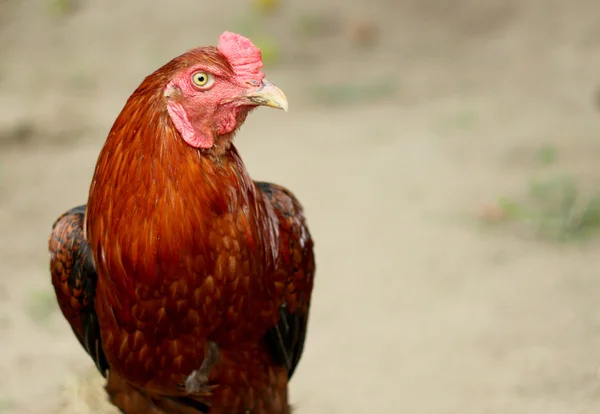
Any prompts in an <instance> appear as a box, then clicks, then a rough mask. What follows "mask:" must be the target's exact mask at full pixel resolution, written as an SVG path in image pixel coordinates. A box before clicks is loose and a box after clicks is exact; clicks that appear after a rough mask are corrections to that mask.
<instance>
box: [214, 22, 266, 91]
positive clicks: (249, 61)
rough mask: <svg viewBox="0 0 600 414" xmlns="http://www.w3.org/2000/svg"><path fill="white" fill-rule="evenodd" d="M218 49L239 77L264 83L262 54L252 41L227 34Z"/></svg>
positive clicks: (221, 38) (224, 34) (220, 39)
mask: <svg viewBox="0 0 600 414" xmlns="http://www.w3.org/2000/svg"><path fill="white" fill-rule="evenodd" d="M217 49H218V50H219V52H220V53H221V54H222V55H223V56H225V57H226V58H227V60H228V61H229V63H230V64H231V66H232V67H233V71H234V72H235V74H236V75H237V76H238V77H240V78H242V79H245V80H253V81H257V82H262V80H263V78H264V77H265V74H264V73H263V72H262V71H261V68H262V67H263V61H262V53H261V51H260V49H259V48H258V47H256V46H255V45H254V44H253V43H252V42H251V41H250V39H248V38H245V37H244V36H242V35H239V34H236V33H231V32H225V33H223V34H222V35H221V37H220V38H219V44H218V46H217Z"/></svg>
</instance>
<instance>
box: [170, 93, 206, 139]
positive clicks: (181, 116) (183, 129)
mask: <svg viewBox="0 0 600 414" xmlns="http://www.w3.org/2000/svg"><path fill="white" fill-rule="evenodd" d="M168 92H169V89H167V90H165V96H167V111H168V112H169V116H170V117H171V120H172V121H173V124H174V125H175V128H177V130H178V131H179V133H180V134H181V137H182V138H183V140H184V141H185V142H186V143H187V144H188V145H190V146H192V147H194V148H205V149H206V148H212V146H213V145H214V138H213V136H212V132H211V131H210V129H209V128H206V127H202V126H194V125H192V123H191V122H190V120H189V118H188V116H187V112H186V111H185V108H184V107H183V105H182V104H181V103H179V102H178V101H177V100H175V99H171V98H169V97H168V95H167V93H168Z"/></svg>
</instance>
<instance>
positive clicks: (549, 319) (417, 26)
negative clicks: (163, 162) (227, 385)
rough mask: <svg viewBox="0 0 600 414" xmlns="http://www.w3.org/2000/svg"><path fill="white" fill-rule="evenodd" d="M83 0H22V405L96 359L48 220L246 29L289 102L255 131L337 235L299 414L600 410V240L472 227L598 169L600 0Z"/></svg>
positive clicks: (5, 295) (14, 345)
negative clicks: (57, 293) (545, 158)
mask: <svg viewBox="0 0 600 414" xmlns="http://www.w3.org/2000/svg"><path fill="white" fill-rule="evenodd" d="M71 3H72V2H68V1H50V0H45V1H41V0H37V1H34V0H32V1H30V2H17V1H10V0H8V1H7V0H5V1H3V2H0V25H1V29H0V108H1V111H0V234H1V235H2V237H1V239H0V338H1V339H0V372H2V375H0V413H2V414H7V413H11V414H12V413H19V414H21V413H22V414H27V413H48V412H55V411H54V410H56V407H57V406H58V404H60V402H61V399H63V398H64V396H63V394H61V392H60V390H61V388H62V387H63V385H64V384H65V383H66V382H68V381H70V380H72V379H73V377H74V376H77V375H80V374H81V373H90V372H93V370H92V368H91V362H90V361H89V358H88V357H87V356H86V354H85V353H84V351H83V350H82V349H81V348H80V346H79V344H78V343H77V342H76V340H75V338H74V337H73V336H72V334H71V332H70V329H69V328H68V326H67V324H66V322H65V321H64V320H63V319H62V317H61V315H60V313H59V312H58V311H57V308H56V306H55V304H54V297H53V292H52V290H51V286H50V280H49V274H48V269H47V267H48V255H47V251H46V242H47V236H48V234H49V230H50V226H51V224H52V222H53V220H54V219H55V218H56V217H57V216H58V215H59V214H60V213H61V212H62V211H64V210H66V209H67V208H69V207H71V206H73V205H76V204H78V203H82V202H84V201H85V199H86V195H87V189H88V185H89V181H90V178H91V174H92V170H93V168H94V163H95V159H96V156H97V154H98V151H99V148H100V146H101V145H102V143H103V141H104V138H105V136H106V133H107V131H108V129H109V128H110V126H111V123H112V121H113V120H114V118H115V117H116V115H117V114H118V112H119V111H120V109H121V107H122V105H123V103H124V101H125V99H126V98H127V96H128V95H129V94H130V93H131V92H132V91H133V89H134V88H135V86H137V84H138V83H139V82H140V81H141V79H142V77H143V76H145V75H146V74H148V73H150V72H151V71H153V70H154V69H155V68H156V67H158V66H159V65H161V64H162V63H164V62H165V61H166V60H168V59H169V58H171V57H173V56H175V55H176V54H179V53H180V52H183V51H185V50H186V49H188V48H191V47H194V46H197V45H205V44H214V43H215V42H216V39H217V38H218V35H219V34H220V33H221V32H222V31H224V30H232V31H243V32H244V33H247V34H252V36H253V37H254V38H257V37H260V38H261V39H263V42H267V41H270V42H271V43H273V42H275V43H273V44H272V45H270V46H269V47H270V48H271V49H273V50H272V54H273V55H274V56H275V57H277V58H278V61H277V62H274V63H273V64H270V65H268V66H267V68H266V73H267V75H268V77H269V78H270V79H271V80H272V81H273V82H275V83H276V84H278V85H279V86H280V87H281V88H282V89H283V90H284V91H285V92H286V93H287V95H288V98H289V101H290V112H289V113H288V114H284V113H283V112H280V111H272V110H260V111H257V112H256V113H255V114H253V115H252V116H251V118H250V119H249V120H248V122H247V123H246V125H245V126H244V128H243V130H242V131H241V133H240V134H239V136H238V139H237V142H238V146H239V148H240V149H241V152H242V154H243V155H244V157H245V160H246V162H247V166H248V168H249V170H250V171H251V173H252V174H253V176H254V177H255V178H258V179H267V180H270V181H274V182H278V183H281V184H284V185H286V186H288V187H289V188H291V189H292V190H293V191H294V192H295V193H296V194H297V195H298V197H299V198H300V199H301V200H302V201H303V204H304V205H305V207H306V212H307V215H308V219H309V223H310V226H311V228H312V232H313V235H314V238H315V240H316V245H317V247H316V248H317V260H318V275H317V276H318V279H317V284H316V288H315V292H314V304H313V310H312V315H311V320H310V327H309V328H310V329H309V335H308V342H307V346H306V351H305V353H304V356H303V359H302V362H301V364H300V368H299V370H298V371H297V374H296V375H295V377H294V379H293V381H292V384H291V395H292V401H293V403H294V404H295V405H296V407H297V410H298V411H297V412H298V413H300V414H304V413H306V414H308V413H311V414H334V413H350V412H352V413H372V412H376V413H391V412H408V413H413V414H426V413H427V414H429V413H432V414H458V413H460V414H481V413H502V414H506V413H515V414H522V413H528V414H536V413H539V414H542V413H543V414H563V413H564V414H591V413H598V412H600V380H599V377H598V368H599V367H600V301H599V298H600V277H599V274H598V269H599V268H600V258H599V255H598V247H599V243H598V241H597V240H596V239H592V240H590V241H588V242H586V243H568V244H554V243H549V242H545V241H541V240H539V239H535V238H531V237H522V236H521V234H520V233H515V232H513V231H508V229H499V231H490V230H488V229H486V228H482V227H481V226H478V225H477V223H476V222H475V220H474V219H473V217H475V216H476V214H477V212H478V211H480V209H481V206H484V205H486V204H487V203H489V202H494V201H495V200H497V199H498V198H499V197H502V196H503V195H506V194H516V193H519V192H523V191H524V189H525V188H526V186H527V183H528V182H529V181H530V180H531V179H532V178H534V177H538V176H544V175H545V174H550V173H553V172H561V173H567V174H570V175H572V176H574V177H576V178H577V179H578V180H580V181H581V182H586V183H589V182H593V180H596V179H597V178H598V171H599V170H598V167H597V164H596V163H597V159H598V157H599V156H600V141H599V135H598V130H599V122H600V118H599V114H598V109H597V107H596V106H595V103H594V101H595V91H596V88H597V86H598V85H599V84H600V53H599V52H600V20H598V16H600V3H597V2H591V1H584V0H579V1H573V2H571V3H568V2H563V1H558V0H543V1H542V0H522V1H517V0H504V1H499V0H488V1H487V2H480V1H475V0H457V1H453V2H449V1H447V0H422V1H418V0H395V1H392V0H371V1H369V2H362V3H361V2H358V3H351V2H349V1H347V2H344V1H340V0H338V1H333V2H330V3H326V2H323V1H314V0H305V1H302V2H294V3H295V4H294V5H292V4H288V3H291V2H286V1H283V0H282V2H281V4H280V6H281V7H280V9H279V10H278V11H277V12H276V13H275V14H273V15H271V16H263V17H257V16H254V15H253V14H251V10H252V7H251V5H250V4H246V3H244V2H236V1H233V0H229V1H226V2H223V3H222V4H221V5H217V2H211V3H214V4H208V3H209V2H198V1H192V0H187V1H174V2H171V3H169V4H170V5H169V6H168V8H167V6H162V7H158V6H156V5H151V3H148V2H141V1H129V2H120V1H117V0H105V1H103V2H91V1H81V2H78V3H76V4H75V6H77V7H76V8H75V9H74V10H71V9H69V7H68V6H69V5H70V4H71ZM165 4H166V3H165ZM484 4H485V5H484ZM315 16H316V17H315ZM318 16H325V18H326V19H325V20H326V21H325V22H323V19H322V18H317V17H318ZM325 26H326V27H325ZM369 42H372V43H369ZM362 43H366V45H362V46H361V44H362ZM265 44H269V43H265ZM277 48H278V49H277ZM548 145H551V146H552V147H553V148H555V149H556V151H557V153H558V154H559V157H558V160H557V162H555V163H554V164H553V165H552V166H549V167H548V166H547V167H542V166H540V163H539V162H537V157H536V154H537V152H538V151H539V148H541V147H544V146H548ZM595 164H596V165H595ZM505 230H506V231H505ZM80 412H81V411H80Z"/></svg>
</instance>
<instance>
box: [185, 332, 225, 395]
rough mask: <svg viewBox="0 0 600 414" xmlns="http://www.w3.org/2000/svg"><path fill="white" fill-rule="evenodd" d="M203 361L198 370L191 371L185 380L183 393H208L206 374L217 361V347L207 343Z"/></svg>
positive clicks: (212, 343) (211, 342) (210, 342)
mask: <svg viewBox="0 0 600 414" xmlns="http://www.w3.org/2000/svg"><path fill="white" fill-rule="evenodd" d="M204 355H205V356H204V360H203V361H202V364H201V365H200V368H198V369H196V370H194V371H192V373H191V374H190V375H189V376H188V377H187V379H186V380H185V391H186V392H187V393H189V394H202V393H209V392H210V386H209V385H208V374H209V373H210V369H211V368H212V367H213V365H215V364H216V363H217V361H218V360H219V347H218V346H217V344H216V343H214V342H213V341H207V343H206V349H205V353H204Z"/></svg>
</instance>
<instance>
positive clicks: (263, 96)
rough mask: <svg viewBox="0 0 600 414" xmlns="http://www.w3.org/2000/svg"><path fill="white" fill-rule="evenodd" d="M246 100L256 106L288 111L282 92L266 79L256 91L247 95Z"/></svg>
mask: <svg viewBox="0 0 600 414" xmlns="http://www.w3.org/2000/svg"><path fill="white" fill-rule="evenodd" d="M246 98H247V99H248V100H249V101H250V102H252V103H253V104H256V105H262V106H269V107H271V108H277V109H283V110H284V111H285V112H287V110H288V101H287V98H286V97H285V94H284V93H283V91H282V90H281V89H279V88H278V87H277V86H275V85H273V84H272V83H271V82H269V81H267V80H266V79H265V80H263V81H262V84H261V85H260V87H259V88H258V89H257V90H256V91H254V92H250V93H248V94H247V95H246Z"/></svg>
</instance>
